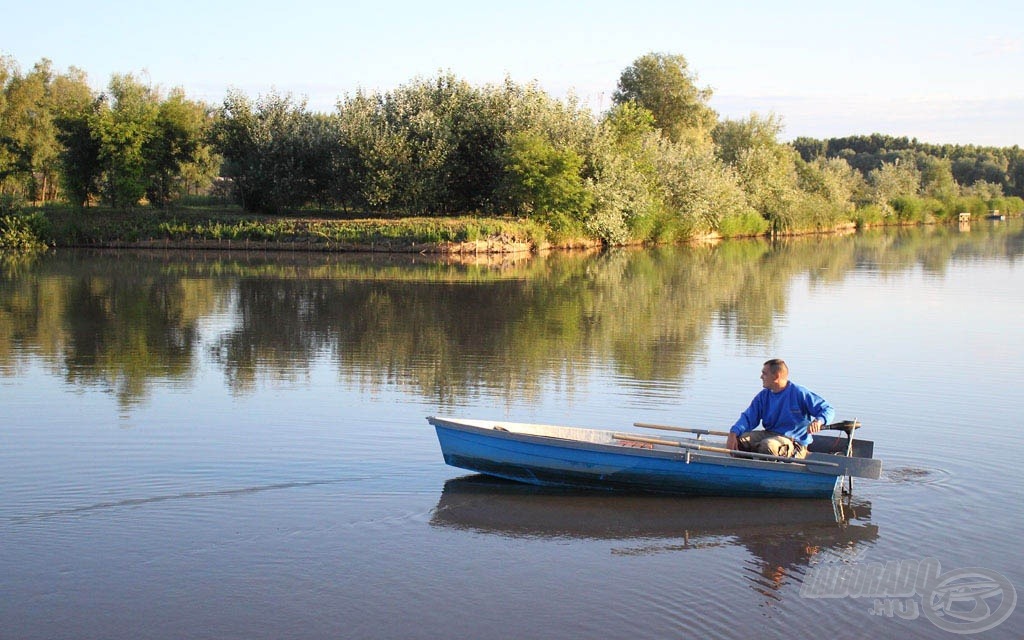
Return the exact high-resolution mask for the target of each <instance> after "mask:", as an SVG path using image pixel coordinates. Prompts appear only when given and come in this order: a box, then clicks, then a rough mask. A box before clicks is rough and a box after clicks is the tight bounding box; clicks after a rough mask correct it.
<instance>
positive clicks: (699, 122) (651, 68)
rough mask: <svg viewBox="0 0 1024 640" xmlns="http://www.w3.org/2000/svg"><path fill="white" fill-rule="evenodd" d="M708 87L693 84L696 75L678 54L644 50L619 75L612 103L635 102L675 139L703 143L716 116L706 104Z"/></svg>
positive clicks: (663, 130)
mask: <svg viewBox="0 0 1024 640" xmlns="http://www.w3.org/2000/svg"><path fill="white" fill-rule="evenodd" d="M710 99H711V89H709V88H700V87H698V86H697V76H696V75H695V74H694V73H692V72H691V71H690V69H689V65H688V64H687V62H686V58H684V57H683V56H681V55H669V54H664V53H648V54H646V55H643V56H640V57H639V58H637V59H636V60H634V61H633V64H631V65H630V66H628V67H626V69H625V70H624V71H623V72H622V75H621V76H619V83H618V87H617V88H616V90H615V93H614V94H613V95H612V100H613V101H614V102H615V104H623V103H626V102H635V103H636V104H637V105H639V106H641V107H644V108H645V109H647V110H649V111H650V112H651V113H652V114H653V115H654V120H655V122H656V124H657V126H658V128H659V129H661V131H662V132H663V133H664V134H665V135H666V136H667V137H668V138H669V139H670V140H673V141H675V142H687V143H691V144H704V143H706V142H707V141H708V136H709V135H710V134H711V131H712V129H713V128H714V126H715V123H716V121H717V119H718V116H717V114H716V113H715V112H714V110H712V109H711V107H710V106H708V101H709V100H710Z"/></svg>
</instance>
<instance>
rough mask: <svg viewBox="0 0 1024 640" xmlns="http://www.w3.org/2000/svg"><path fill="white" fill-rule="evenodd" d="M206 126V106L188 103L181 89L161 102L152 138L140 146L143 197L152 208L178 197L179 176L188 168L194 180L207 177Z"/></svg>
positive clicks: (207, 113)
mask: <svg viewBox="0 0 1024 640" xmlns="http://www.w3.org/2000/svg"><path fill="white" fill-rule="evenodd" d="M209 125H210V114H209V111H208V109H207V108H206V105H203V104H201V103H198V102H193V101H191V100H188V99H187V98H186V97H185V93H184V91H182V90H181V89H175V90H173V91H172V92H171V93H170V95H169V96H168V97H167V98H165V99H164V100H162V101H160V103H159V106H158V107H157V111H156V116H155V121H154V123H153V126H154V131H153V135H152V136H151V137H150V138H149V139H148V140H147V141H146V142H145V144H144V145H143V156H144V157H145V171H146V176H147V178H148V180H147V182H148V185H147V188H146V197H147V199H148V200H149V201H150V203H151V204H154V205H157V206H162V205H165V204H166V203H167V202H168V201H170V200H171V199H172V198H173V197H175V196H177V195H179V193H180V192H181V191H182V190H183V189H184V185H183V184H182V173H183V171H184V170H185V168H186V167H189V166H190V165H191V167H190V169H191V171H192V174H191V175H192V176H194V179H196V180H197V181H198V180H201V179H203V178H205V177H208V175H209V174H208V172H210V171H211V170H212V169H213V163H211V162H210V160H211V154H210V151H209V149H208V145H207V144H206V141H205V139H206V137H207V130H208V128H209ZM201 167H202V168H205V170H206V172H207V174H206V175H205V176H204V172H203V170H202V169H201Z"/></svg>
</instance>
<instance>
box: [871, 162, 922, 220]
mask: <svg viewBox="0 0 1024 640" xmlns="http://www.w3.org/2000/svg"><path fill="white" fill-rule="evenodd" d="M868 182H869V184H870V185H871V192H870V197H871V201H872V202H873V203H874V204H875V205H877V206H878V207H879V208H880V209H881V210H882V213H883V215H884V216H891V215H894V214H895V213H896V212H895V209H893V206H892V202H893V200H895V199H896V198H898V197H901V196H913V195H917V191H918V188H919V186H920V184H921V173H920V172H919V171H918V170H917V168H916V167H915V166H914V165H913V163H910V162H900V160H899V159H897V160H896V161H894V162H892V163H885V164H883V165H882V166H881V167H879V168H878V169H875V170H874V171H872V172H871V173H870V174H868Z"/></svg>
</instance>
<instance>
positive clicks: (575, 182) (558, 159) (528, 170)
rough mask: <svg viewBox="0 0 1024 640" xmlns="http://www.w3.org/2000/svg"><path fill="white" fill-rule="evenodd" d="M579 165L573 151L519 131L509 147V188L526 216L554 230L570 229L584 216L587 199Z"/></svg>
mask: <svg viewBox="0 0 1024 640" xmlns="http://www.w3.org/2000/svg"><path fill="white" fill-rule="evenodd" d="M582 167H583V158H581V157H580V156H579V154H577V153H576V152H575V151H573V150H571V149H558V148H556V147H555V145H553V144H552V143H551V142H549V141H548V140H546V139H544V138H543V137H542V136H540V135H538V134H531V133H520V134H517V135H516V136H515V137H513V139H512V143H511V145H510V148H509V157H508V164H507V165H506V169H507V171H508V173H509V176H510V178H511V180H512V183H511V185H510V189H509V190H510V192H511V194H512V196H513V198H514V200H515V201H516V202H518V204H519V206H520V209H521V210H523V211H525V212H526V213H527V214H528V215H530V217H532V218H535V219H537V220H541V221H544V222H547V223H549V224H550V225H551V226H552V228H554V229H556V230H559V229H566V228H570V227H571V226H572V223H573V221H574V220H575V221H579V220H582V219H583V218H584V216H585V213H586V211H587V210H588V208H589V206H590V201H591V196H590V194H589V193H588V191H587V189H586V187H585V186H584V184H583V180H582V178H581V176H580V170H581V169H582Z"/></svg>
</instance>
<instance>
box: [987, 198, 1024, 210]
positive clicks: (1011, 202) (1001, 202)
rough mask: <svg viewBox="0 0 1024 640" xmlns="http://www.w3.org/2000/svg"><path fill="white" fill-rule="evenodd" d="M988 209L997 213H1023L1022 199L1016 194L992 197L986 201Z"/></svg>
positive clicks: (1023, 200)
mask: <svg viewBox="0 0 1024 640" xmlns="http://www.w3.org/2000/svg"><path fill="white" fill-rule="evenodd" d="M988 206H989V209H991V210H992V211H998V212H999V213H1006V214H1018V213H1024V199H1021V198H1020V197H1018V196H1007V197H1001V198H993V199H992V200H989V202H988Z"/></svg>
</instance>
